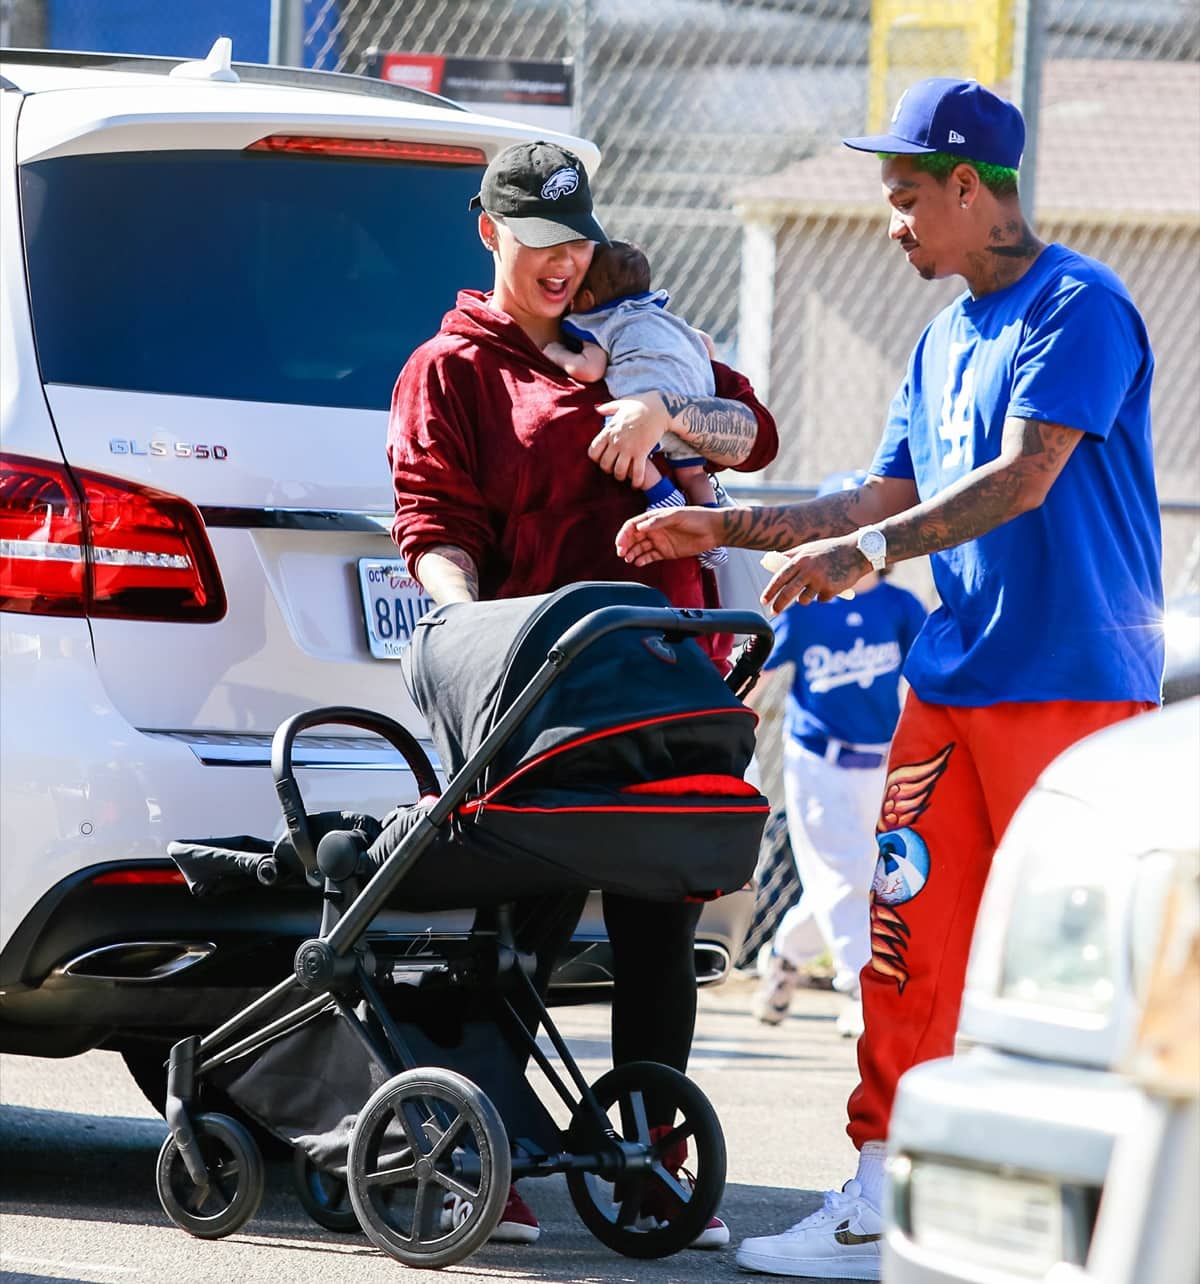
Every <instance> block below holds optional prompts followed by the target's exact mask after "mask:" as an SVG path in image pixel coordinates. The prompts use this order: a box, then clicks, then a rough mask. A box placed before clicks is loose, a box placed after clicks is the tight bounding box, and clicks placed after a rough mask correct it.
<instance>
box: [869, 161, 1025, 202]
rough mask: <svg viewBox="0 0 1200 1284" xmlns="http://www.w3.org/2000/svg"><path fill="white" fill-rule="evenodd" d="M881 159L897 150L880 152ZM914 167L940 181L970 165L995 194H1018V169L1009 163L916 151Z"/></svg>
mask: <svg viewBox="0 0 1200 1284" xmlns="http://www.w3.org/2000/svg"><path fill="white" fill-rule="evenodd" d="M877 155H878V156H879V159H880V160H891V159H892V158H893V157H894V156H896V155H898V153H897V152H878V153H877ZM908 159H909V160H911V161H912V163H913V168H914V169H919V170H922V171H923V172H924V173H926V174H931V175H932V176H933V177H934V178H936V179H937V181H938V182H939V183H945V181H946V179H948V178H949V177H950V175H951V174H952V173H954V171H955V169H956V168H957V167H958V166H959V165H970V167H971V168H972V169H973V170H974V171H975V172H976V173H977V174H978V175H979V181H980V182H981V183H982V184H983V185H984V187H986V188H987V189H988V191H989V192H991V194H992V195H993V196H997V197H1006V196H1016V194H1017V171H1016V170H1015V169H1010V168H1009V167H1008V166H1007V165H991V164H989V163H988V162H987V161H977V160H972V159H971V158H970V157H969V156H954V155H952V154H951V153H950V152H914V153H912V154H909V156H908Z"/></svg>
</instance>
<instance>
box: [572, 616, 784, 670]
mask: <svg viewBox="0 0 1200 1284" xmlns="http://www.w3.org/2000/svg"><path fill="white" fill-rule="evenodd" d="M618 629H653V630H655V631H656V632H660V633H666V634H673V635H675V636H677V637H702V636H704V635H706V634H712V633H734V634H738V635H741V634H747V633H748V634H750V635H751V636H752V637H755V638H760V639H762V642H763V643H764V650H763V659H764V660H765V659H766V656H767V654H768V653H769V652H770V649H771V646H770V644H771V643H773V642H774V640H775V633H774V630H773V629H772V628H771V626H770V625H769V624H768V623H767V621H766V620H764V619H763V617H762V616H761V615H759V614H758V613H757V612H756V611H719V610H718V611H709V610H703V611H702V610H698V609H694V608H691V607H678V606H672V607H666V606H651V607H645V606H605V607H601V609H600V610H598V611H593V612H591V614H590V615H585V616H584V617H583V619H582V620H579V621H577V622H576V623H575V624H573V625H572V626H571V627H570V628H569V629H568V630H567V631H566V632H565V633H564V634H563V635H562V636H561V637H560V638H559V639H558V641H557V642H556V643H555V645H554V647H553V649H552V651H551V655H552V656H553V655H558V656H560V657H561V659H562V660H573V659H575V657H576V656H577V655H579V653H580V652H581V651H583V650H584V649H585V648H587V647H589V646H591V644H592V643H593V642H596V641H599V639H600V638H602V637H604V636H605V635H606V634H609V633H614V632H616V630H618Z"/></svg>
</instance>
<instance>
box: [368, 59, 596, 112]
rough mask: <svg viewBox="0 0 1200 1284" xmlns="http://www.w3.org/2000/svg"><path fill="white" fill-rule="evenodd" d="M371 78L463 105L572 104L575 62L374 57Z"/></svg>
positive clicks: (566, 105) (551, 105)
mask: <svg viewBox="0 0 1200 1284" xmlns="http://www.w3.org/2000/svg"><path fill="white" fill-rule="evenodd" d="M370 59H371V62H370V67H371V73H372V75H376V76H378V77H380V79H382V80H386V81H388V82H389V83H391V84H393V85H408V86H409V87H410V88H413V89H425V90H428V91H429V92H430V93H434V94H442V95H443V96H444V97H446V98H452V99H453V100H454V101H455V102H461V103H474V104H480V103H490V104H493V105H497V106H499V105H502V104H505V103H509V104H513V105H517V104H525V105H530V106H532V105H535V104H537V105H540V106H545V107H567V108H569V107H570V106H571V62H570V60H569V59H565V60H562V61H559V62H525V61H518V60H513V59H508V58H455V57H446V56H443V55H441V54H409V53H384V52H383V51H382V50H379V49H375V50H372V51H371V53H370Z"/></svg>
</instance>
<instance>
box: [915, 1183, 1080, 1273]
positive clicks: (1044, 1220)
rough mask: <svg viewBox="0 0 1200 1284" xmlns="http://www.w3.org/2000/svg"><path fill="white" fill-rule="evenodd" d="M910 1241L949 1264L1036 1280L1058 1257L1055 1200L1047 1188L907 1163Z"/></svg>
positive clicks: (1053, 1189)
mask: <svg viewBox="0 0 1200 1284" xmlns="http://www.w3.org/2000/svg"><path fill="white" fill-rule="evenodd" d="M911 1182H912V1187H911V1201H912V1202H911V1206H910V1214H911V1217H912V1234H913V1239H914V1240H915V1241H916V1242H917V1243H918V1244H921V1245H922V1246H923V1247H925V1248H928V1249H930V1250H932V1251H933V1252H936V1253H940V1254H944V1255H945V1256H947V1257H949V1258H950V1259H951V1260H960V1261H965V1262H975V1263H978V1264H979V1265H981V1266H988V1267H991V1268H992V1269H993V1270H997V1271H1000V1270H1004V1271H1008V1272H1012V1273H1014V1274H1019V1275H1023V1276H1029V1277H1030V1278H1032V1279H1041V1278H1042V1276H1043V1275H1044V1274H1045V1273H1046V1272H1047V1271H1048V1270H1050V1268H1051V1267H1052V1266H1054V1264H1055V1263H1056V1262H1058V1261H1059V1260H1061V1257H1062V1250H1063V1211H1062V1192H1061V1190H1060V1189H1059V1187H1058V1186H1057V1185H1056V1184H1055V1183H1054V1182H1050V1181H1045V1180H1039V1179H1038V1178H1035V1177H1020V1176H1017V1175H1015V1174H1013V1175H1009V1174H1006V1173H1001V1172H988V1171H986V1170H982V1169H974V1168H968V1167H965V1166H962V1167H960V1166H959V1165H957V1164H940V1163H937V1162H934V1161H929V1160H923V1159H922V1160H917V1159H914V1160H913V1166H912V1177H911Z"/></svg>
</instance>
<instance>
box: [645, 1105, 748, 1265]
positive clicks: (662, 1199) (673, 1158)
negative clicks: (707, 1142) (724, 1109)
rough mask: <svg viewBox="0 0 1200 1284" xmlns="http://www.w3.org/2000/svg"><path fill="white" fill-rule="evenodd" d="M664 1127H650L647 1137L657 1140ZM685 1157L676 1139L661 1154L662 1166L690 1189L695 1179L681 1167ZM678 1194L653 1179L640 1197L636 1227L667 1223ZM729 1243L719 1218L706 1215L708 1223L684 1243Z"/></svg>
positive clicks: (683, 1147)
mask: <svg viewBox="0 0 1200 1284" xmlns="http://www.w3.org/2000/svg"><path fill="white" fill-rule="evenodd" d="M669 1131H670V1129H669V1128H666V1127H657V1128H651V1129H650V1136H651V1137H653V1138H655V1139H657V1138H658V1137H661V1136H662V1135H663V1134H664V1133H666V1132H669ZM686 1158H687V1143H686V1142H679V1143H678V1144H676V1145H674V1146H672V1147H671V1149H670V1150H669V1151H668V1152H667V1153H666V1154H665V1155H663V1167H664V1168H665V1169H666V1170H667V1171H668V1172H669V1173H673V1174H674V1175H675V1177H677V1178H678V1179H679V1181H680V1182H681V1183H682V1184H683V1185H684V1186H686V1187H687V1188H688V1190H692V1189H694V1188H695V1185H696V1178H695V1177H694V1176H693V1175H692V1174H691V1173H690V1172H688V1170H687V1169H686V1168H685V1167H684V1166H683V1161H684V1160H685V1159H686ZM679 1202H680V1200H679V1196H678V1195H676V1194H675V1193H674V1192H673V1191H670V1190H667V1188H666V1187H665V1186H662V1185H661V1184H659V1183H658V1182H653V1183H652V1184H651V1185H650V1186H649V1187H648V1188H647V1190H646V1194H645V1196H644V1197H643V1199H642V1216H641V1217H639V1218H638V1220H637V1223H636V1224H637V1228H638V1229H639V1230H656V1229H657V1228H658V1227H659V1226H661V1225H662V1224H663V1223H664V1222H669V1221H670V1220H671V1218H672V1217H673V1216H674V1215H675V1214H677V1213H678V1211H679ZM728 1243H729V1227H728V1226H726V1225H725V1223H724V1222H723V1221H722V1220H721V1219H720V1218H719V1217H710V1218H709V1221H708V1225H707V1226H705V1228H704V1229H703V1230H702V1231H701V1232H700V1234H699V1235H697V1236H696V1238H695V1239H694V1240H692V1242H691V1243H690V1244H689V1245H688V1247H689V1248H724V1247H725V1245H726V1244H728Z"/></svg>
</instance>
